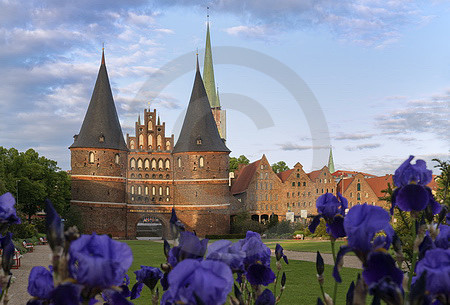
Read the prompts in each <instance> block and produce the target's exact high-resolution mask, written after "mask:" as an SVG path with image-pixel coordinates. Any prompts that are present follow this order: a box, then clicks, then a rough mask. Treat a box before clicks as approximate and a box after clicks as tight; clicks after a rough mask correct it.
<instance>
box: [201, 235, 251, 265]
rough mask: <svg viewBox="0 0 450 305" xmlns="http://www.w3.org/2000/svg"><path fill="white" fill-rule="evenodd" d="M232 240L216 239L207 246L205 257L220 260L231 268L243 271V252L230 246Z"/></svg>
mask: <svg viewBox="0 0 450 305" xmlns="http://www.w3.org/2000/svg"><path fill="white" fill-rule="evenodd" d="M232 244H233V243H232V242H231V241H229V240H223V239H222V240H218V241H216V242H214V243H212V244H211V245H209V246H208V254H207V255H206V257H205V259H207V260H213V261H221V262H223V263H225V264H227V265H228V266H230V268H231V270H233V271H235V272H237V271H239V270H240V271H243V270H244V258H245V252H244V251H242V250H239V249H236V248H234V247H232Z"/></svg>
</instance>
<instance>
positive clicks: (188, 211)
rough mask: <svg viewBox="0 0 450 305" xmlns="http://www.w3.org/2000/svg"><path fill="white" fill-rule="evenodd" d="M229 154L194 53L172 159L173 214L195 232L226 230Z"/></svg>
mask: <svg viewBox="0 0 450 305" xmlns="http://www.w3.org/2000/svg"><path fill="white" fill-rule="evenodd" d="M229 154H230V150H229V149H228V148H227V147H226V145H225V143H224V141H223V140H222V139H221V137H220V135H219V132H218V129H217V125H216V122H215V120H214V117H213V114H212V112H211V105H210V102H209V100H208V95H207V91H206V89H205V86H204V83H203V80H202V77H201V75H200V69H199V64H198V57H197V69H196V73H195V80H194V86H193V89H192V93H191V98H190V101H189V105H188V108H187V111H186V116H185V118H184V122H183V126H182V129H181V132H180V136H179V138H178V140H177V143H176V144H175V147H174V149H173V159H174V184H175V196H174V197H175V206H176V208H177V211H178V212H177V214H178V216H179V218H180V219H181V220H182V221H183V222H184V223H186V225H187V226H188V227H190V228H195V230H196V231H197V233H198V234H199V235H205V234H225V233H228V232H229V228H230V204H231V202H232V201H233V200H234V198H232V197H231V194H230V191H229V187H228V171H229V170H228V168H229Z"/></svg>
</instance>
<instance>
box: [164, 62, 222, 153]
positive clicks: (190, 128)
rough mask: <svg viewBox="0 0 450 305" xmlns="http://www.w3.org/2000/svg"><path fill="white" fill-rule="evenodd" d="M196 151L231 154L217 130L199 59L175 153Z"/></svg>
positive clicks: (174, 149)
mask: <svg viewBox="0 0 450 305" xmlns="http://www.w3.org/2000/svg"><path fill="white" fill-rule="evenodd" d="M196 151H215V152H220V151H223V152H230V150H229V149H228V148H227V147H226V145H225V143H224V142H223V141H222V139H221V138H220V135H219V131H218V130H217V125H216V122H215V121H214V117H213V114H212V112H211V107H210V105H209V101H208V96H207V94H206V90H205V86H204V84H203V80H202V77H201V75H200V70H199V67H198V58H197V71H196V73H195V80H194V86H193V88H192V94H191V99H190V101H189V105H188V108H187V111H186V116H185V117H184V122H183V127H182V128H181V132H180V136H179V138H178V140H177V144H175V147H174V148H173V152H174V153H180V152H196Z"/></svg>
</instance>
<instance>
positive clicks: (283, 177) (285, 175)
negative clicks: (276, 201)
mask: <svg viewBox="0 0 450 305" xmlns="http://www.w3.org/2000/svg"><path fill="white" fill-rule="evenodd" d="M293 171H294V169H293V168H292V169H288V170H286V171H284V172H281V173H277V176H278V177H279V178H280V179H281V182H284V181H286V180H287V178H289V176H290V175H291V173H292V172H293Z"/></svg>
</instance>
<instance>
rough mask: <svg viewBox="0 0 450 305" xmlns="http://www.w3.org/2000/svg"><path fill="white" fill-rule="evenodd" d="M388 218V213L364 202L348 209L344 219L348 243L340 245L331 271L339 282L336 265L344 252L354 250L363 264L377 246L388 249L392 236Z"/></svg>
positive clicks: (392, 230) (392, 231)
mask: <svg viewBox="0 0 450 305" xmlns="http://www.w3.org/2000/svg"><path fill="white" fill-rule="evenodd" d="M389 220H390V216H389V213H388V212H386V211H385V210H384V209H383V208H381V207H378V206H373V205H368V204H366V203H365V204H362V205H356V206H354V207H353V208H351V209H350V211H349V212H348V214H347V216H346V217H345V220H344V228H345V232H346V233H347V239H348V245H347V246H341V248H340V249H339V252H338V254H337V258H336V265H335V266H334V271H333V276H334V278H335V279H336V281H338V282H341V278H340V276H339V272H338V269H337V265H338V263H339V261H340V260H341V259H342V257H343V256H344V255H345V254H346V253H348V252H350V251H353V252H355V254H356V255H357V256H358V258H359V259H360V260H361V261H362V262H363V264H364V263H365V262H366V258H367V255H368V254H369V252H370V251H372V250H375V249H378V248H385V249H386V250H387V249H389V246H390V245H391V242H392V239H393V237H394V229H393V228H392V227H391V225H390V223H389ZM376 235H377V236H376Z"/></svg>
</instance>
